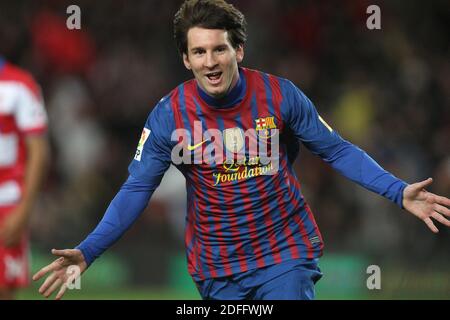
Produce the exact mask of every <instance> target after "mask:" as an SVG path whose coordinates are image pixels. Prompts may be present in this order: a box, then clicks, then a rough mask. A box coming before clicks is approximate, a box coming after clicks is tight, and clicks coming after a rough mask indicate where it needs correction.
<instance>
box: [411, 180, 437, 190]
mask: <svg viewBox="0 0 450 320" xmlns="http://www.w3.org/2000/svg"><path fill="white" fill-rule="evenodd" d="M432 183H433V178H428V179H426V180H423V181H420V182H417V183H415V184H414V189H416V190H422V189H424V188H425V187H427V186H429V185H431V184H432Z"/></svg>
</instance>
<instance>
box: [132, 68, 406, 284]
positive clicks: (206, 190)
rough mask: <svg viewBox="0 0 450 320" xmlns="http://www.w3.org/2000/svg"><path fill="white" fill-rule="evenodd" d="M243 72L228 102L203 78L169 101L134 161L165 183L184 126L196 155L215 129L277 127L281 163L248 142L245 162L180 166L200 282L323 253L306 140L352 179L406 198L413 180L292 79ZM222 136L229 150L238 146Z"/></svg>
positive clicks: (143, 174) (147, 176) (193, 265)
mask: <svg viewBox="0 0 450 320" xmlns="http://www.w3.org/2000/svg"><path fill="white" fill-rule="evenodd" d="M239 73H240V79H239V82H238V84H237V85H236V86H235V87H234V88H233V89H232V91H231V92H230V93H229V94H228V96H227V97H225V98H224V99H221V100H217V99H213V98H211V97H209V96H207V95H206V94H205V93H204V92H203V91H202V90H201V88H199V87H198V85H197V82H196V81H195V79H193V80H190V81H187V82H185V83H183V84H181V85H179V86H178V87H177V88H175V89H174V90H173V91H172V92H171V93H170V94H169V95H167V96H166V97H164V98H163V99H161V101H160V102H159V103H158V105H157V106H156V107H155V108H154V109H153V110H152V112H151V113H150V115H149V118H148V120H147V122H146V124H145V128H144V131H143V133H142V136H141V140H140V142H139V145H138V150H137V153H136V155H135V157H134V160H133V161H132V163H131V164H130V167H129V172H130V175H131V176H133V177H134V178H136V179H138V180H140V181H145V182H147V183H152V184H154V185H158V184H159V182H160V180H161V178H162V176H163V174H164V172H165V171H166V170H167V168H168V167H169V165H170V164H171V163H174V161H173V150H174V148H175V146H176V145H178V143H179V142H180V139H177V137H174V132H175V131H177V129H178V130H183V131H184V132H187V133H188V137H189V139H190V140H189V141H187V144H188V147H189V148H188V149H186V148H184V149H183V151H184V152H186V150H187V151H191V152H192V155H193V154H195V152H201V151H205V150H206V149H207V148H208V146H210V145H212V140H211V139H204V138H205V135H204V132H208V131H211V129H215V130H216V131H218V132H222V133H224V136H225V139H224V140H226V139H227V132H228V133H232V135H231V137H232V138H233V132H236V130H237V132H246V131H247V130H255V131H256V132H267V131H265V130H268V129H276V130H277V131H278V134H279V136H278V137H279V153H278V155H279V156H278V165H277V167H273V166H271V164H270V163H269V164H261V163H260V162H259V161H258V158H257V157H253V155H252V154H251V150H248V149H246V148H248V146H247V145H246V144H245V143H244V144H243V145H244V147H243V148H244V150H243V151H244V158H245V160H244V161H243V162H239V163H231V164H230V163H224V162H223V163H220V162H219V163H215V162H213V163H208V162H206V161H201V162H200V163H195V162H191V163H176V167H177V168H178V169H179V170H180V171H181V172H182V173H183V175H184V176H185V178H186V189H187V199H188V204H187V212H186V229H185V230H186V231H185V246H186V253H187V260H188V269H189V272H190V274H191V275H192V276H193V278H194V279H195V280H202V279H206V278H211V277H213V278H215V277H222V276H228V275H232V274H236V273H240V272H245V271H247V270H250V269H255V268H261V267H265V266H269V265H272V264H278V263H280V262H284V261H288V260H292V259H299V258H304V259H312V258H317V257H319V256H321V255H322V249H323V245H324V244H323V239H322V236H321V234H320V231H319V228H318V227H317V224H316V222H315V220H314V216H313V213H312V212H311V210H310V208H309V206H308V204H307V203H306V201H305V199H304V198H303V196H302V191H301V186H300V183H299V180H298V179H297V177H296V174H295V172H294V169H293V166H292V165H293V161H294V160H295V158H296V156H297V154H298V151H299V145H300V142H302V143H303V144H304V145H305V146H306V147H307V148H308V149H309V150H311V151H312V152H313V153H314V154H317V155H319V156H320V157H321V158H322V159H324V160H325V161H326V162H328V163H330V164H331V165H332V166H333V167H334V168H335V169H336V170H338V171H340V172H341V173H343V174H344V175H345V176H347V177H348V178H350V179H352V180H353V181H355V182H357V183H359V184H361V185H363V186H364V187H366V188H368V189H370V190H372V191H374V192H377V193H379V194H381V195H384V196H385V197H387V198H389V199H390V200H392V201H394V202H396V203H397V204H399V205H400V206H401V202H402V192H403V188H404V186H405V183H404V182H403V181H401V180H399V179H397V178H395V177H394V176H392V175H391V174H390V173H388V172H386V171H385V170H383V169H382V168H381V167H380V166H378V165H377V164H376V163H375V162H374V161H373V160H372V159H371V158H370V157H369V156H367V154H366V153H365V152H364V151H362V150H361V149H359V148H357V147H356V146H354V145H353V144H351V143H349V142H347V141H346V140H344V139H342V138H341V137H340V136H339V134H337V133H336V132H335V131H334V130H333V129H332V128H331V127H330V126H328V124H327V123H326V122H325V121H324V120H323V119H322V118H321V117H320V116H319V115H318V113H317V111H316V109H315V107H314V105H313V103H312V102H311V101H310V100H309V99H308V98H307V97H306V96H305V95H304V93H303V92H302V91H301V90H300V89H298V88H297V87H296V86H295V85H294V84H293V83H292V82H290V81H288V80H286V79H283V78H279V77H276V76H273V75H269V74H266V73H263V72H259V71H255V70H251V69H246V68H240V69H239ZM195 131H201V132H195ZM195 137H200V139H198V138H196V139H194V138H195ZM185 142H186V141H185ZM244 142H245V139H244ZM221 143H223V144H224V145H225V149H226V148H228V147H229V146H233V143H228V142H227V141H222V142H221ZM234 143H239V141H238V142H236V141H234ZM240 143H241V144H242V141H241V142H240ZM270 170H271V174H264V172H267V171H270Z"/></svg>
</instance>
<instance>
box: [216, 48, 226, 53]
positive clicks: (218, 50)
mask: <svg viewBox="0 0 450 320" xmlns="http://www.w3.org/2000/svg"><path fill="white" fill-rule="evenodd" d="M226 50H227V48H226V47H218V48H217V49H216V51H217V52H219V53H222V52H225V51H226Z"/></svg>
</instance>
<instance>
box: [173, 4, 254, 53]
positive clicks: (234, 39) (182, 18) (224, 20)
mask: <svg viewBox="0 0 450 320" xmlns="http://www.w3.org/2000/svg"><path fill="white" fill-rule="evenodd" d="M173 27H174V28H173V31H174V38H175V42H176V45H177V48H178V52H179V53H180V55H183V53H186V54H187V33H188V31H189V29H191V28H193V27H201V28H205V29H223V30H226V31H228V40H229V41H230V43H231V45H232V46H233V48H237V47H239V46H240V45H242V44H244V43H245V40H247V30H246V27H247V22H246V21H245V17H244V15H243V14H242V12H240V11H239V10H238V9H236V8H235V7H234V6H233V5H232V4H230V3H227V2H225V1H224V0H186V1H185V2H184V3H183V4H182V5H181V7H180V9H179V10H178V12H177V13H176V14H175V18H174V20H173Z"/></svg>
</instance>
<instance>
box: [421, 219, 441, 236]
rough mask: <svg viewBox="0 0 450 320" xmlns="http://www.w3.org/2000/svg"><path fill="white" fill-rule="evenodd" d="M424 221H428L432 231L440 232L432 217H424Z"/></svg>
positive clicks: (427, 223)
mask: <svg viewBox="0 0 450 320" xmlns="http://www.w3.org/2000/svg"><path fill="white" fill-rule="evenodd" d="M423 221H424V222H425V223H426V225H427V226H428V228H430V230H431V231H433V232H434V233H438V232H439V230H438V228H436V226H435V225H434V223H433V221H431V219H430V218H425V219H423Z"/></svg>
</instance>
